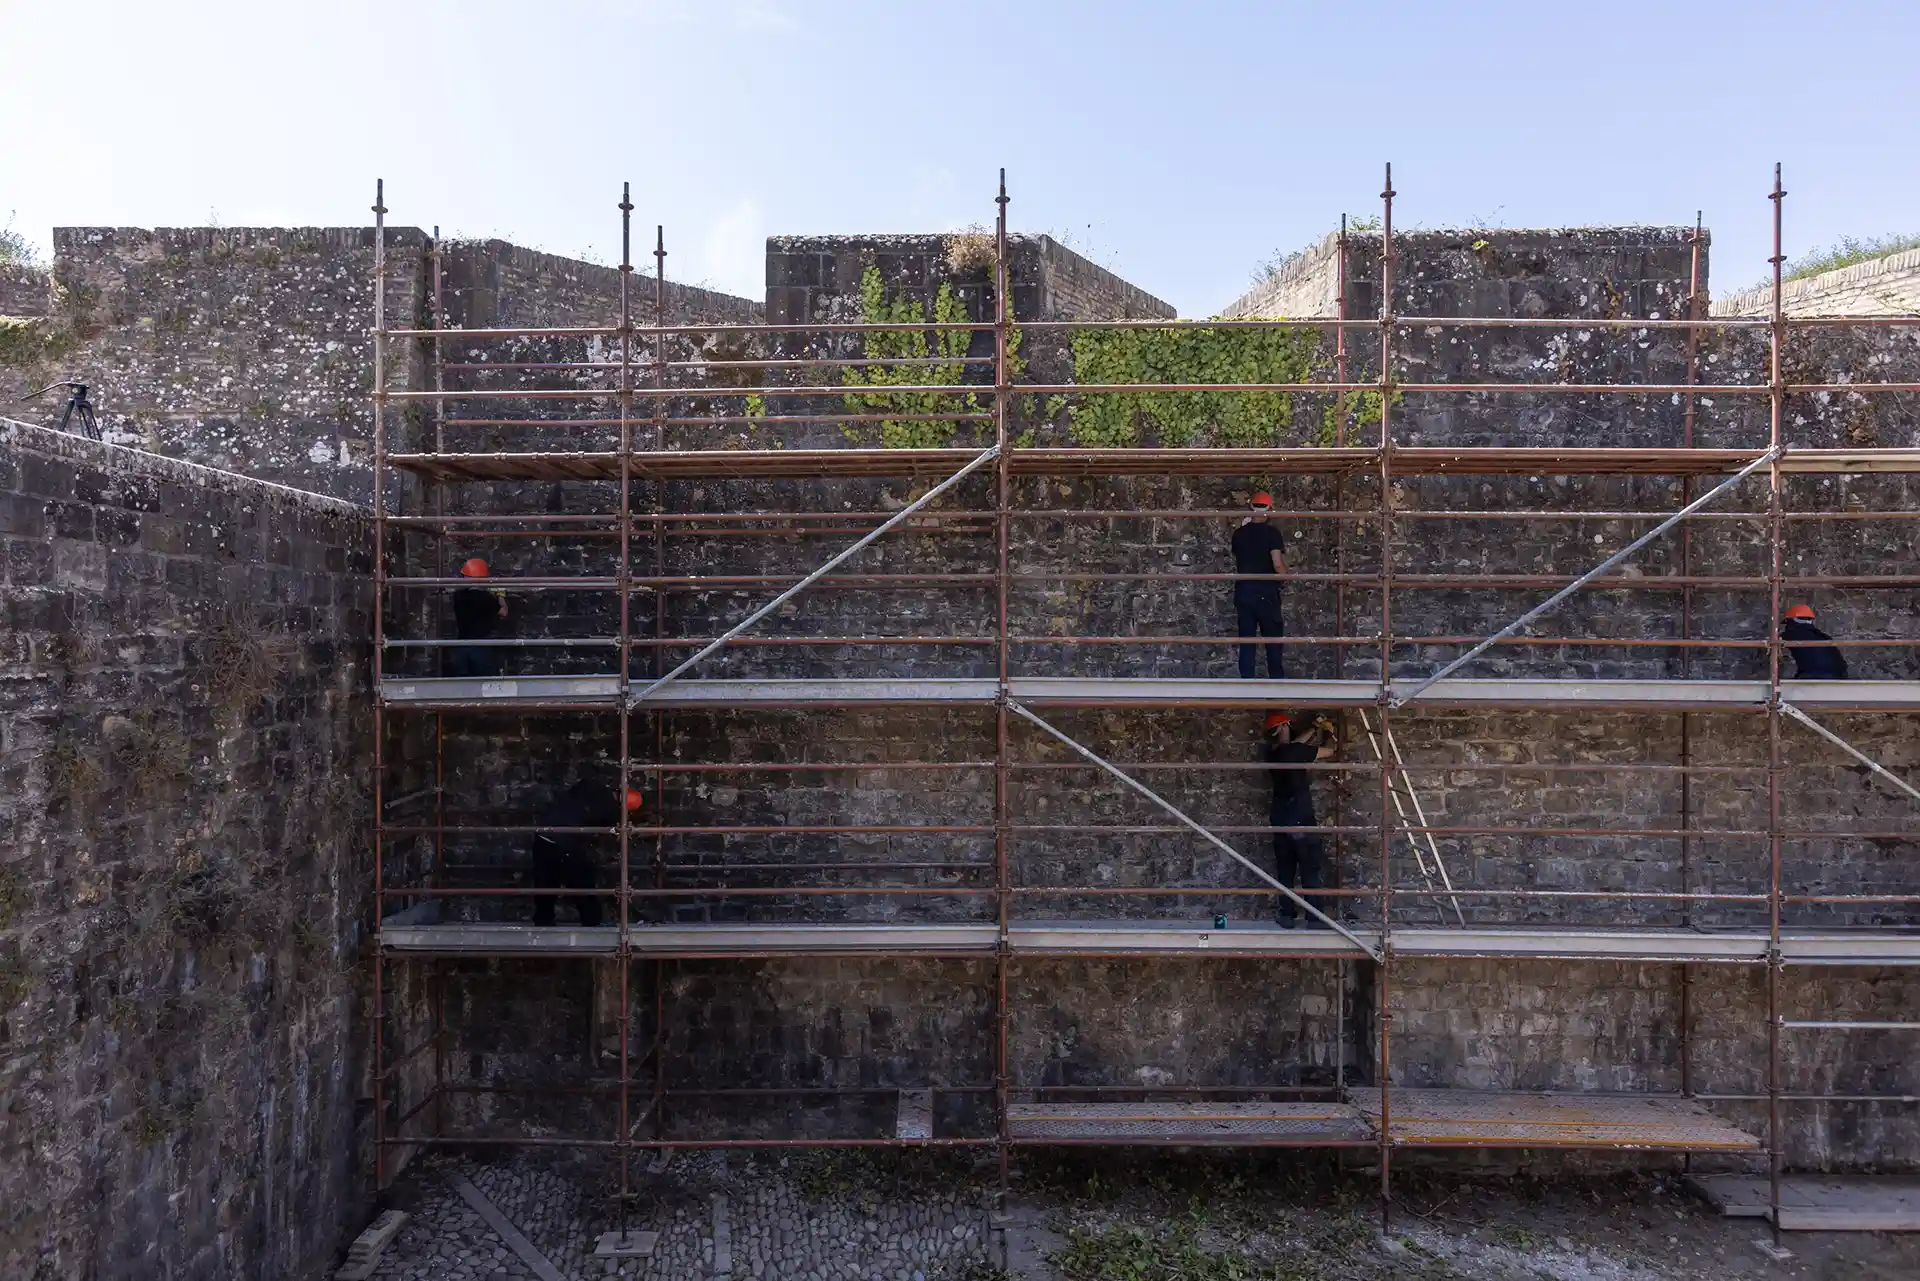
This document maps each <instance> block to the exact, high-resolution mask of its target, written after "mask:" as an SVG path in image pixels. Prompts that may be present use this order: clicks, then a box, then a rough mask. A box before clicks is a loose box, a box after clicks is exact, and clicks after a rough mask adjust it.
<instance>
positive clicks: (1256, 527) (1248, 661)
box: [1233, 490, 1287, 680]
mask: <svg viewBox="0 0 1920 1281" xmlns="http://www.w3.org/2000/svg"><path fill="white" fill-rule="evenodd" d="M1249 505H1250V506H1251V507H1252V509H1253V514H1252V515H1251V516H1249V517H1247V519H1246V520H1244V521H1242V522H1241V524H1240V528H1238V529H1236V530H1234V531H1233V570H1234V573H1236V574H1238V575H1240V577H1238V578H1236V579H1235V580H1234V583H1233V609H1234V613H1235V614H1236V615H1238V624H1239V632H1238V634H1239V635H1240V636H1241V637H1243V638H1244V637H1248V636H1275V637H1278V636H1285V635H1286V634H1287V631H1286V627H1285V626H1284V625H1283V624H1282V623H1281V621H1280V584H1279V582H1278V581H1277V580H1276V579H1275V578H1274V577H1273V576H1274V575H1275V574H1284V573H1286V572H1287V543H1286V540H1285V539H1284V538H1282V537H1281V536H1280V531H1279V530H1278V529H1276V528H1274V526H1273V522H1272V521H1271V519H1269V518H1270V517H1271V516H1272V514H1273V495H1271V494H1269V493H1267V492H1266V491H1265V490H1261V491H1260V492H1259V493H1257V494H1255V495H1254V496H1253V499H1252V502H1251V503H1250V504H1249ZM1253 575H1259V577H1253ZM1266 648H1267V676H1268V677H1269V678H1270V679H1272V680H1281V679H1283V678H1285V676H1286V674H1287V660H1286V655H1285V654H1284V653H1283V652H1282V651H1283V649H1284V647H1283V646H1280V645H1268V646H1267V647H1266ZM1253 651H1254V646H1252V645H1245V644H1243V645H1241V646H1240V675H1241V677H1242V678H1244V679H1246V680H1252V679H1253V676H1254V658H1255V654H1254V652H1253Z"/></svg>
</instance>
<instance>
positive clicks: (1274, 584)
mask: <svg viewBox="0 0 1920 1281" xmlns="http://www.w3.org/2000/svg"><path fill="white" fill-rule="evenodd" d="M1286 550H1287V541H1286V539H1284V538H1282V537H1281V536H1280V531H1279V530H1278V529H1276V528H1274V525H1273V522H1272V521H1271V520H1250V521H1248V522H1247V523H1246V524H1244V525H1242V526H1240V528H1238V529H1236V530H1234V531H1233V571H1234V573H1236V574H1266V575H1269V577H1268V579H1267V581H1265V582H1260V581H1258V580H1256V579H1251V578H1242V579H1239V580H1238V581H1236V582H1235V583H1234V585H1233V596H1234V599H1235V600H1241V601H1254V600H1262V599H1267V600H1271V599H1274V598H1277V597H1278V596H1279V595H1280V584H1279V582H1278V581H1277V580H1275V579H1273V578H1272V577H1271V575H1272V574H1273V554H1274V553H1275V552H1279V553H1281V554H1282V555H1284V554H1285V553H1286Z"/></svg>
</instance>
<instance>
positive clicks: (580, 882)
mask: <svg viewBox="0 0 1920 1281" xmlns="http://www.w3.org/2000/svg"><path fill="white" fill-rule="evenodd" d="M533 883H534V884H535V885H538V886H541V887H543V888H544V887H545V886H549V885H552V886H557V887H559V888H562V889H569V890H590V889H592V888H593V887H594V874H593V863H592V861H591V860H590V859H585V858H565V857H554V856H551V855H549V856H546V857H542V856H540V855H538V854H536V855H535V856H534V860H533ZM567 899H568V901H569V902H571V903H572V904H573V906H574V907H575V909H577V910H578V911H579V913H580V924H582V925H585V926H588V927H592V926H595V925H598V924H600V900H599V899H598V898H596V897H594V896H592V895H587V894H569V895H568V896H567ZM558 903H559V899H558V898H557V897H556V896H554V895H551V894H542V895H539V896H538V897H536V898H535V899H534V900H533V923H534V924H535V925H552V924H554V920H555V908H556V907H557V905H558Z"/></svg>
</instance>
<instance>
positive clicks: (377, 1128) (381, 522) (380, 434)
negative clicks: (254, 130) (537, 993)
mask: <svg viewBox="0 0 1920 1281" xmlns="http://www.w3.org/2000/svg"><path fill="white" fill-rule="evenodd" d="M373 193H374V194H373V681H374V688H375V689H378V688H380V679H381V677H382V675H383V669H382V663H381V644H380V642H381V641H382V639H384V636H385V630H386V608H385V607H386V594H387V570H386V559H387V501H386V488H387V184H386V180H385V179H384V178H382V179H378V180H376V181H375V183H374V188H373ZM385 781H386V720H385V716H384V715H383V709H382V707H381V704H380V700H379V699H377V698H376V699H375V700H374V703H373V930H374V948H373V1181H374V1188H375V1191H378V1192H384V1191H385V1190H386V1187H387V1092H386V1076H387V1054H386V1026H385V1024H386V1017H387V1010H386V972H385V964H384V961H385V955H384V951H383V949H382V948H381V946H380V921H381V916H382V914H383V911H384V909H385V906H386V858H385V853H386V847H387V838H386V830H385V815H384V813H383V811H384V808H385V791H384V784H385Z"/></svg>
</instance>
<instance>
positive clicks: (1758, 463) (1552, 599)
mask: <svg viewBox="0 0 1920 1281" xmlns="http://www.w3.org/2000/svg"><path fill="white" fill-rule="evenodd" d="M1779 453H1780V451H1779V450H1778V449H1769V450H1768V451H1767V452H1766V453H1764V454H1762V455H1760V456H1759V457H1758V458H1756V459H1754V460H1753V461H1752V462H1750V463H1748V464H1747V465H1746V466H1745V467H1742V468H1741V469H1740V470H1739V471H1737V472H1735V473H1734V474H1733V475H1731V476H1729V477H1727V479H1725V480H1723V481H1721V482H1720V483H1719V484H1718V485H1715V486H1714V487H1713V488H1712V489H1709V490H1708V491H1707V492H1706V493H1704V494H1702V495H1700V497H1698V498H1696V499H1694V500H1693V501H1692V502H1690V503H1688V504H1687V505H1686V506H1685V507H1682V508H1681V509H1680V510H1679V511H1677V512H1675V513H1674V514H1673V515H1671V516H1669V517H1667V518H1666V519H1665V520H1663V521H1661V522H1660V523H1659V524H1658V525H1655V526H1654V527H1653V528H1652V529H1649V530H1648V531H1647V532H1646V533H1644V534H1642V535H1640V537H1638V538H1636V539H1634V540H1633V541H1632V542H1630V543H1628V544H1627V545H1626V546H1625V547H1623V548H1621V549H1620V550H1619V551H1617V552H1615V553H1614V554H1613V555H1611V556H1609V557H1607V558H1606V559H1605V560H1603V561H1601V562H1600V563H1599V564H1598V565H1595V566H1594V567H1593V568H1592V569H1590V570H1588V571H1587V572H1586V573H1584V574H1582V575H1580V577H1578V578H1576V579H1574V580H1573V581H1572V582H1571V583H1568V584H1567V585H1566V586H1565V587H1562V588H1561V589H1560V590H1559V591H1557V592H1555V593H1554V594H1553V595H1551V596H1549V597H1547V599H1546V600H1544V601H1541V602H1540V603H1539V604H1538V605H1535V606H1534V607H1533V608H1532V609H1530V610H1528V611H1527V612H1526V613H1524V614H1522V615H1520V617H1518V618H1516V619H1514V620H1513V621H1512V622H1511V623H1508V624H1507V625H1506V626H1505V627H1502V628H1501V629H1500V630H1499V631H1497V632H1495V633H1494V634H1493V635H1491V636H1489V637H1487V638H1486V639H1485V640H1483V641H1481V642H1480V643H1479V644H1478V645H1475V646H1474V647H1473V648H1472V649H1470V650H1468V651H1467V652H1466V653H1464V654H1462V655H1460V657H1458V658H1456V659H1454V660H1453V661H1452V662H1451V663H1448V664H1447V665H1446V666H1445V667H1442V668H1441V669H1440V670H1439V671H1437V672H1435V673H1434V674H1433V675H1431V676H1429V677H1427V679H1425V680H1423V681H1421V682H1420V683H1419V684H1418V685H1416V686H1414V687H1413V688H1412V689H1411V690H1409V691H1408V692H1407V693H1405V694H1400V695H1397V696H1395V697H1393V698H1389V699H1388V700H1387V706H1388V707H1404V706H1406V705H1407V704H1408V703H1411V702H1412V701H1413V700H1414V699H1416V698H1418V697H1420V695H1422V694H1424V693H1426V692H1427V690H1428V689H1429V688H1431V687H1432V686H1433V685H1434V684H1435V683H1436V682H1438V681H1442V680H1445V679H1446V678H1447V677H1448V676H1451V675H1452V674H1453V673H1454V672H1457V671H1459V670H1460V669H1461V668H1462V667H1465V666H1466V665H1467V664H1468V663H1470V662H1472V661H1473V660H1474V659H1476V658H1478V657H1480V655H1482V654H1484V653H1486V652H1487V651H1488V650H1490V649H1492V648H1493V647H1494V646H1495V645H1497V644H1499V643H1500V642H1501V641H1503V640H1505V639H1506V638H1507V637H1509V636H1511V635H1513V634H1514V633H1515V632H1518V631H1519V630H1520V629H1521V628H1523V627H1525V626H1526V625H1527V624H1528V623H1531V622H1532V621H1533V620H1534V619H1536V618H1538V617H1540V615H1542V614H1544V613H1546V612H1547V611H1548V610H1550V609H1552V608H1553V607H1554V606H1556V605H1558V604H1559V603H1560V602H1561V601H1563V600H1565V599H1567V597H1569V596H1571V595H1573V594H1574V593H1575V592H1577V591H1579V590H1580V589H1581V588H1582V587H1585V586H1586V585H1587V584H1588V583H1590V582H1592V581H1593V580H1594V579H1596V578H1598V577H1600V575H1602V574H1604V573H1606V572H1607V571H1608V570H1610V569H1612V568H1613V567H1614V566H1615V565H1618V564H1619V563H1620V562H1621V561H1623V560H1625V559H1626V558H1627V557H1629V556H1631V555H1633V554H1634V553H1635V552H1637V551H1639V550H1640V549H1641V548H1642V547H1645V546H1646V545H1647V544H1648V543H1650V542H1652V541H1653V540H1654V539H1656V538H1658V537H1660V535H1662V534H1664V533H1666V532H1667V531H1668V530H1669V529H1672V528H1673V527H1674V526H1675V525H1678V524H1679V523H1680V522H1681V521H1683V520H1685V519H1686V518H1687V517H1689V516H1691V515H1693V514H1694V513H1695V512H1697V511H1699V510H1700V509H1701V508H1702V507H1705V506H1706V505H1707V504H1708V503H1710V502H1712V501H1713V500H1714V499H1716V498H1718V497H1719V496H1720V495H1722V494H1724V493H1726V492H1727V491H1728V490H1729V489H1732V488H1733V487H1734V486H1735V485H1737V484H1739V483H1740V482H1741V481H1743V480H1745V479H1746V478H1747V477H1748V476H1751V475H1752V474H1753V473H1754V472H1756V471H1759V470H1760V469H1761V468H1762V467H1764V466H1766V465H1767V464H1768V463H1770V462H1772V461H1773V460H1774V459H1775V458H1776V457H1777V456H1778V455H1779ZM1380 680H1381V683H1382V684H1389V683H1390V680H1391V673H1388V672H1381V673H1380Z"/></svg>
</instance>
